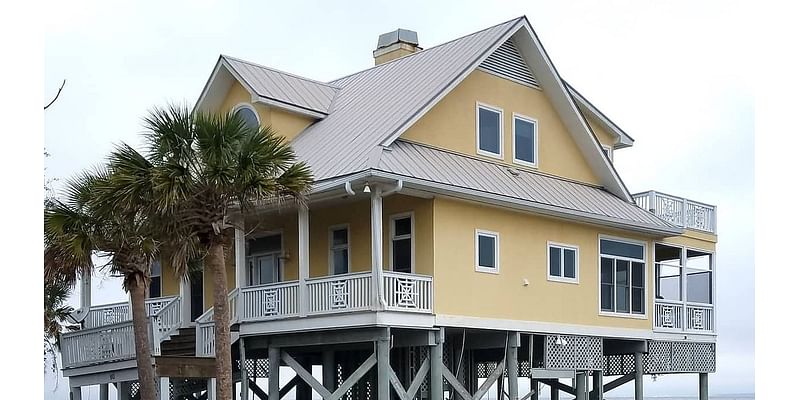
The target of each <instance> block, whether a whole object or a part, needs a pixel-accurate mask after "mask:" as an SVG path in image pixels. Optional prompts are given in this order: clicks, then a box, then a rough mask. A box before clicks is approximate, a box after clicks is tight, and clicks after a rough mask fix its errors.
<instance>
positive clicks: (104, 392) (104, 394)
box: [100, 383, 111, 400]
mask: <svg viewBox="0 0 800 400" xmlns="http://www.w3.org/2000/svg"><path fill="white" fill-rule="evenodd" d="M100 400H111V399H109V398H108V384H107V383H101V384H100Z"/></svg>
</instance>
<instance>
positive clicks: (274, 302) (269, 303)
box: [240, 281, 299, 321]
mask: <svg viewBox="0 0 800 400" xmlns="http://www.w3.org/2000/svg"><path fill="white" fill-rule="evenodd" d="M298 287H299V284H298V283H297V282H296V281H295V282H282V283H274V284H268V285H260V286H251V287H246V288H242V290H241V294H240V297H241V307H242V310H241V311H242V321H254V320H266V319H275V318H283V317H289V316H294V315H297V314H298V297H297V291H298Z"/></svg>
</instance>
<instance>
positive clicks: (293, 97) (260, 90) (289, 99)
mask: <svg viewBox="0 0 800 400" xmlns="http://www.w3.org/2000/svg"><path fill="white" fill-rule="evenodd" d="M222 59H223V60H224V61H225V62H227V63H228V65H230V67H231V68H232V69H233V71H234V73H236V74H238V75H239V76H240V77H241V79H242V80H243V81H244V82H245V84H246V85H248V86H250V88H251V89H253V91H255V92H256V94H257V95H259V96H261V97H264V98H267V99H270V100H273V101H277V102H280V103H284V104H287V105H291V106H295V107H300V108H303V109H306V110H309V111H314V112H318V113H322V114H328V112H329V109H330V107H331V103H332V102H333V98H334V97H335V96H336V92H337V91H338V89H337V88H336V86H334V85H331V84H328V83H323V82H317V81H315V80H312V79H308V78H303V77H301V76H297V75H293V74H290V73H288V72H283V71H278V70H276V69H272V68H268V67H265V66H263V65H258V64H254V63H251V62H249V61H244V60H240V59H238V58H233V57H230V56H222Z"/></svg>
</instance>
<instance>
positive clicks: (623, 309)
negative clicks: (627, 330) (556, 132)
mask: <svg viewBox="0 0 800 400" xmlns="http://www.w3.org/2000/svg"><path fill="white" fill-rule="evenodd" d="M644 254H645V253H644V244H638V243H635V242H631V241H617V240H612V239H601V240H600V311H601V312H612V313H618V314H629V315H643V314H645V300H646V298H645V279H646V278H645V264H644ZM665 257H666V256H665Z"/></svg>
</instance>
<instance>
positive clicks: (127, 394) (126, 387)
mask: <svg viewBox="0 0 800 400" xmlns="http://www.w3.org/2000/svg"><path fill="white" fill-rule="evenodd" d="M117 400H131V383H130V382H127V381H126V382H117Z"/></svg>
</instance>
